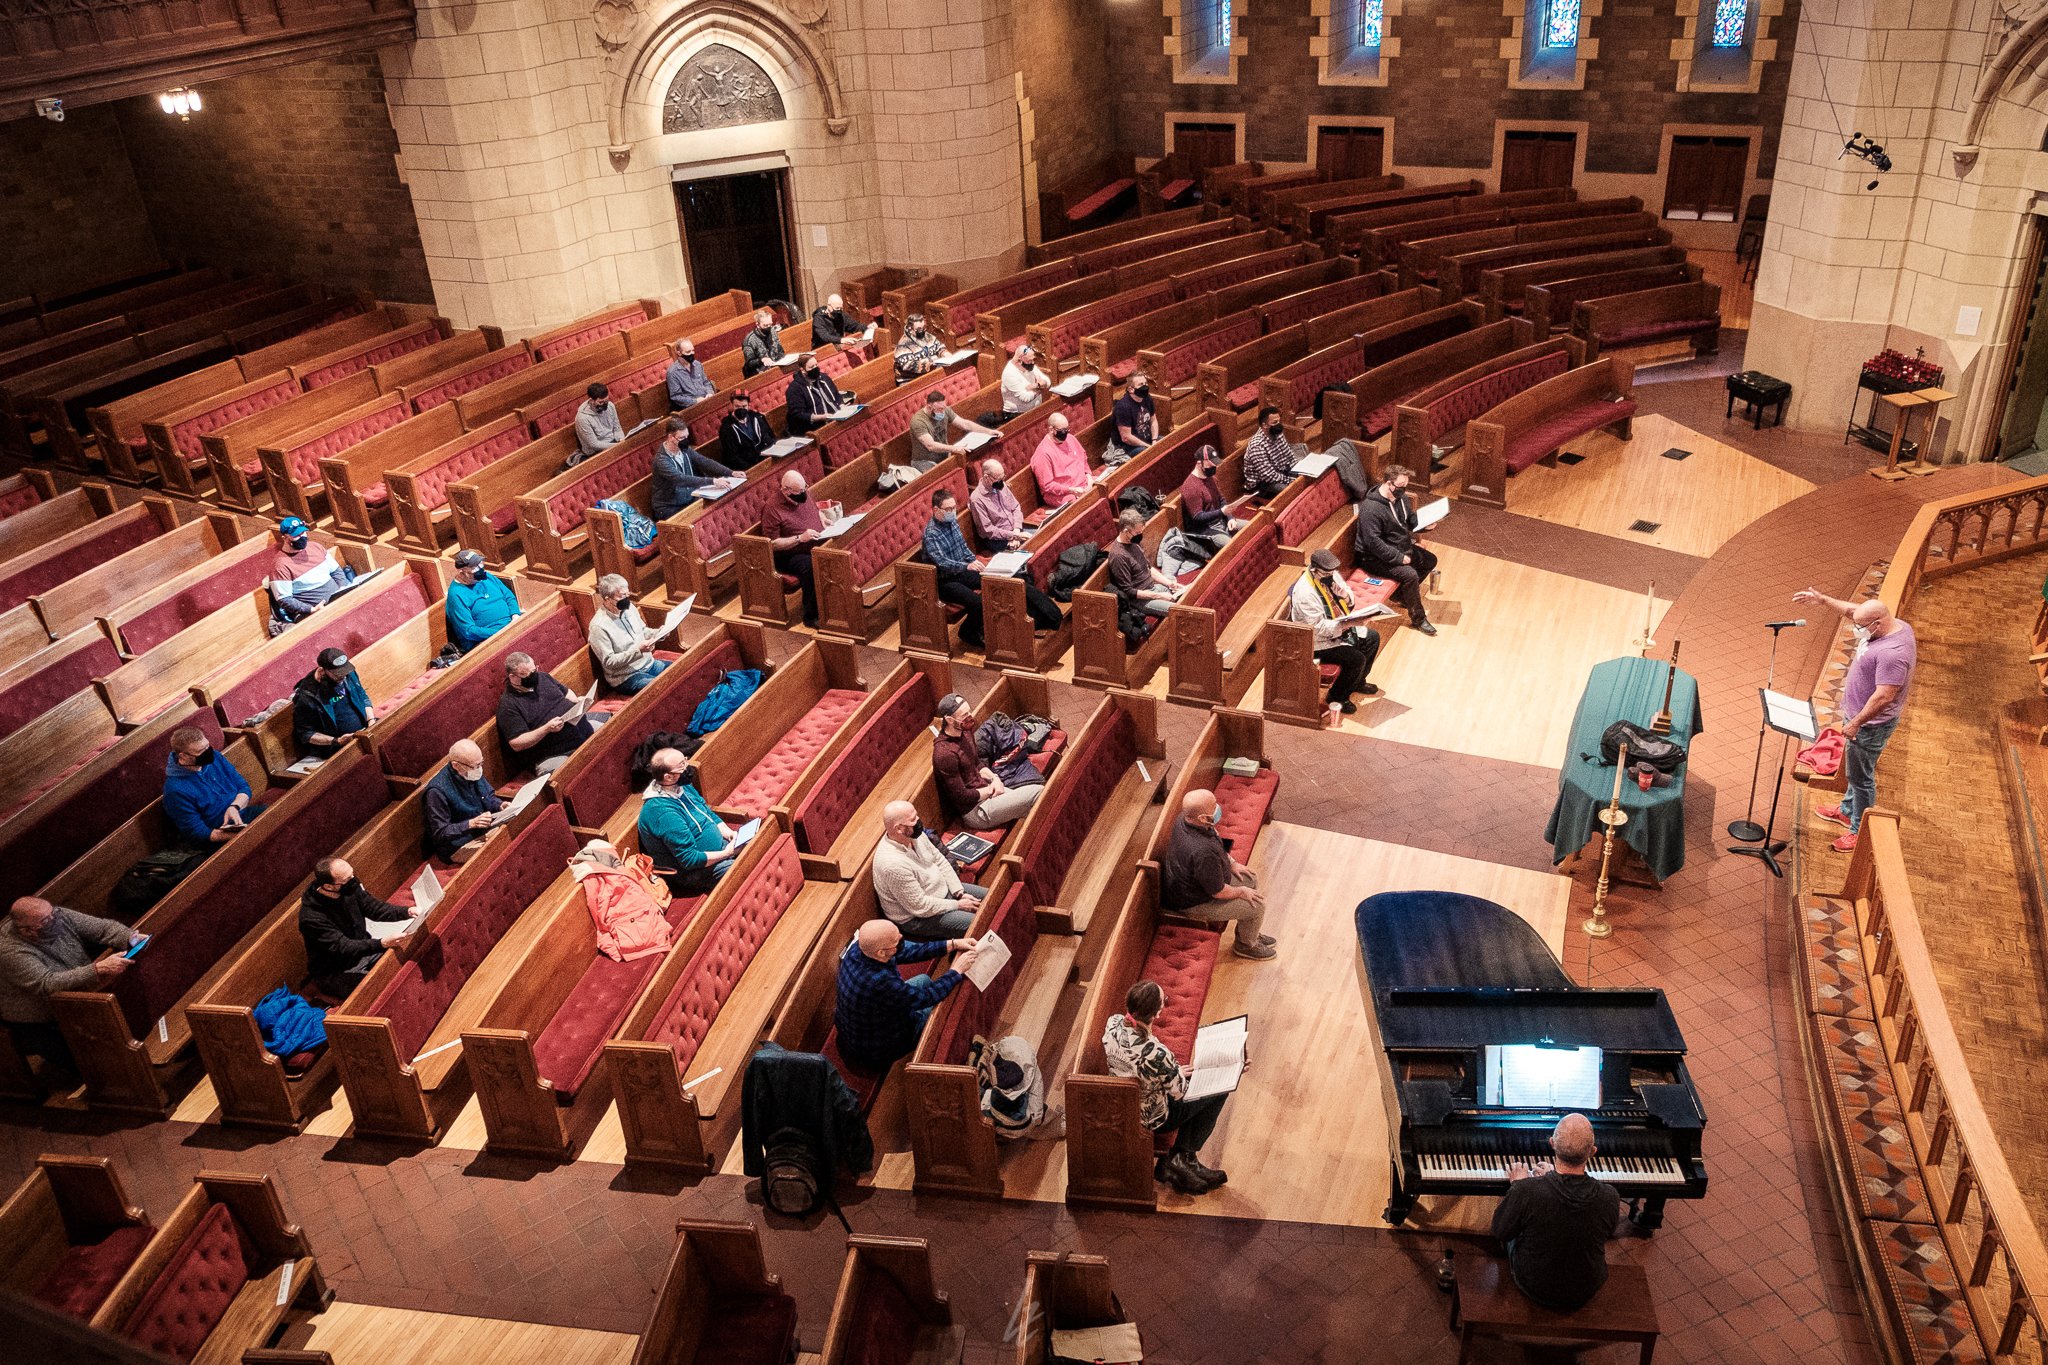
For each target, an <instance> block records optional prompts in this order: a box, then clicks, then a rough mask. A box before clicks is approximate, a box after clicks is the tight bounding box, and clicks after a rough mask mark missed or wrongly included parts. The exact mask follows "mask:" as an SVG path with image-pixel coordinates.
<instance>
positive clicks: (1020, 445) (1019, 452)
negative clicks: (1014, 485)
mask: <svg viewBox="0 0 2048 1365" xmlns="http://www.w3.org/2000/svg"><path fill="white" fill-rule="evenodd" d="M1054 413H1058V414H1060V415H1061V416H1063V417H1065V418H1066V419H1067V422H1068V425H1070V426H1071V427H1072V428H1073V429H1074V430H1075V431H1077V432H1078V431H1080V430H1081V429H1082V428H1084V427H1086V426H1087V425H1088V424H1089V423H1090V422H1093V421H1094V420H1095V404H1094V401H1093V400H1092V399H1089V398H1087V397H1081V398H1076V399H1074V400H1073V401H1071V402H1068V401H1066V400H1064V399H1059V398H1054V399H1053V400H1051V401H1050V402H1045V403H1040V404H1039V405H1038V406H1037V407H1035V408H1033V409H1032V410H1031V411H1029V412H1026V413H1020V414H1019V415H1017V416H1016V417H1013V418H1011V419H1010V420H1009V421H1007V422H1005V423H1003V428H1002V435H1001V438H1000V440H999V441H998V443H997V445H996V449H995V451H994V458H996V459H998V460H1001V461H1002V462H1003V473H1004V475H1005V476H1007V477H1014V476H1015V475H1016V473H1017V471H1018V470H1020V469H1022V468H1023V467H1024V466H1025V465H1027V464H1030V463H1031V452H1033V451H1034V450H1037V449H1038V443H1039V442H1040V441H1042V440H1044V439H1045V433H1046V432H1047V431H1049V430H1051V429H1052V418H1053V414H1054ZM983 449H984V450H986V449H987V447H983ZM974 464H975V467H976V468H978V467H979V465H980V461H978V460H977V461H975V462H974ZM977 477H978V475H977Z"/></svg>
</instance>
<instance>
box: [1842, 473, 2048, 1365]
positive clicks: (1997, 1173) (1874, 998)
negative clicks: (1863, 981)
mask: <svg viewBox="0 0 2048 1365" xmlns="http://www.w3.org/2000/svg"><path fill="white" fill-rule="evenodd" d="M2036 505H2037V506H2038V503H2037V504H2036ZM1842 896H1843V898H1844V899H1845V900H1847V901H1849V902H1850V903H1851V904H1852V905H1853V906H1854V907H1855V910H1856V922H1857V927H1858V928H1859V929H1860V930H1861V933H1862V943H1863V956H1864V965H1865V969H1866V973H1867V978H1868V980H1869V983H1870V991H1871V1005H1872V1010H1873V1013H1874V1014H1875V1015H1876V1018H1877V1024H1878V1035H1879V1039H1880V1042H1881V1045H1882V1047H1883V1050H1884V1056H1885V1060H1886V1061H1887V1063H1888V1064H1889V1065H1890V1068H1891V1073H1892V1084H1893V1087H1894V1089H1895V1090H1896V1091H1897V1094H1898V1100H1899V1107H1900V1109H1901V1110H1902V1111H1903V1112H1904V1114H1905V1119H1906V1129H1907V1135H1908V1139H1909V1140H1910V1142H1911V1143H1912V1147H1913V1154H1914V1157H1915V1159H1916V1161H1917V1162H1918V1164H1919V1167H1920V1175H1921V1179H1922V1181H1923V1182H1924V1183H1925V1185H1926V1187H1927V1195H1928V1203H1929V1206H1930V1207H1931V1208H1932V1209H1933V1211H1934V1216H1935V1218H1936V1220H1937V1222H1936V1226H1937V1228H1938V1230H1939V1232H1940V1235H1941V1238H1942V1242H1943V1245H1944V1247H1945V1248H1946V1250H1947V1252H1948V1259H1949V1264H1950V1265H1951V1266H1953V1267H1955V1269H1956V1274H1957V1276H1958V1279H1959V1281H1960V1285H1961V1288H1962V1291H1963V1294H1964V1297H1965V1299H1966V1301H1967V1303H1968V1306H1969V1311H1970V1319H1971V1323H1972V1325H1973V1326H1974V1328H1975V1330H1976V1335H1977V1339H1978V1342H1979V1344H1980V1345H1981V1346H1982V1348H1983V1350H1984V1354H1985V1355H1986V1356H1987V1357H1989V1358H1991V1359H1994V1360H2039V1359H2041V1357H2042V1354H2043V1351H2044V1349H2048V1339H2044V1331H2048V1328H2044V1323H2048V1247H2044V1246H2043V1244H2042V1241H2041V1234H2040V1230H2039V1229H2038V1228H2037V1227H2036V1226H2035V1224H2034V1219H2033V1216H2032V1215H2031V1214H2030V1213H2029V1212H2028V1210H2027V1205H2026V1201H2025V1199H2024V1198H2023V1197H2022V1195H2021V1193H2020V1188H2019V1184H2018V1182H2017V1181H2015V1180H2014V1179H2013V1174H2012V1170H2011V1168H2010V1167H2008V1166H2007V1165H2006V1161H2005V1153H2004V1151H2003V1149H2002V1148H2001V1147H2000V1146H1999V1142H1998V1135H1997V1134H1996V1132H1994V1131H1993V1129H1992V1127H1991V1120H1990V1118H1989V1116H1988V1115H1987V1114H1986V1113H1985V1111H1984V1104H1983V1101H1982V1100H1981V1099H1980V1098H1979V1097H1978V1095H1977V1087H1976V1084H1975V1082H1973V1081H1972V1080H1971V1078H1970V1068H1969V1063H1968V1061H1967V1060H1966V1059H1965V1057H1964V1055H1963V1050H1962V1045H1961V1043H1960V1042H1959V1041H1958V1040H1957V1038H1956V1033H1955V1027H1954V1025H1953V1024H1952V1023H1951V1021H1950V1019H1949V1013H1948V1005H1947V1002H1946V1001H1945V1000H1944V998H1943V996H1942V992H1941V986H1940V983H1939V982H1938V981H1937V980H1936V979H1935V974H1934V964H1933V959H1932V958H1931V957H1930V956H1929V954H1928V950H1927V940H1926V937H1925V935H1924V934H1923V932H1922V930H1921V926H1920V917H1919V915H1918V913H1916V911H1915V910H1914V906H1913V891H1912V887H1911V885H1910V883H1909V882H1908V880H1907V876H1906V861H1905V857H1904V854H1903V852H1902V851H1901V849H1900V844H1899V818H1898V816H1897V815H1896V814H1894V813H1892V812H1890V811H1885V810H1872V811H1870V812H1869V813H1868V814H1867V815H1865V817H1864V819H1863V830H1862V838H1861V839H1860V840H1859V841H1858V842H1857V845H1856V851H1855V853H1854V854H1853V855H1852V856H1851V857H1850V860H1849V873H1848V877H1847V879H1846V880H1845V882H1844V884H1843V888H1842ZM2030 1323H2031V1324H2032V1327H2033V1331H2032V1333H2031V1334H2029V1333H2027V1331H2026V1328H2027V1326H2028V1324H2030Z"/></svg>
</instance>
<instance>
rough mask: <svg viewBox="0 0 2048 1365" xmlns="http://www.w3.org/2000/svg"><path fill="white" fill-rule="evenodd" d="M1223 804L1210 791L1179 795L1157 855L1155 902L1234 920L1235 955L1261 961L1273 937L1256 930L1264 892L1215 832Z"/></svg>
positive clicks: (1214, 919) (1217, 920) (1193, 915)
mask: <svg viewBox="0 0 2048 1365" xmlns="http://www.w3.org/2000/svg"><path fill="white" fill-rule="evenodd" d="M1222 819H1223V807H1222V806H1220V805H1218V804H1217V803H1216V793H1215V792H1212V791H1202V790H1197V791H1191V792H1189V793H1188V794H1187V795H1186V796H1185V797H1183V798H1182V799H1181V803H1180V819H1178V820H1176V821H1174V824H1173V836H1172V838H1171V839H1169V840H1168V841H1167V845H1166V854H1165V856H1164V857H1162V858H1160V860H1159V908H1160V909H1162V910H1165V911H1167V912H1169V913H1171V914H1175V915H1185V916H1187V917H1188V918H1189V919H1195V920H1202V921H1205V922H1207V923H1210V924H1219V925H1220V924H1222V923H1223V922H1225V921H1227V920H1228V921H1235V922H1236V924H1237V943H1236V947H1235V948H1234V949H1233V951H1235V952H1236V953H1237V955H1238V956H1239V957H1248V958H1252V959H1254V960H1257V961H1264V960H1266V959H1267V958H1270V957H1272V956H1274V954H1275V952H1276V951H1277V950H1276V949H1275V948H1274V946H1273V939H1272V938H1271V936H1269V935H1267V934H1262V933H1260V932H1259V931H1260V929H1261V928H1263V927H1264V926H1265V922H1266V898H1265V897H1264V896H1263V895H1261V894H1260V893H1259V879H1258V878H1257V877H1255V876H1253V875H1252V870H1251V869H1250V868H1249V867H1247V866H1245V865H1244V864H1243V863H1241V862H1239V861H1238V860H1237V859H1235V858H1233V857H1231V856H1230V845H1229V844H1228V843H1226V842H1224V839H1223V836H1222V835H1220V834H1218V833H1217V832H1216V826H1217V825H1218V824H1219V823H1220V822H1221V821H1222Z"/></svg>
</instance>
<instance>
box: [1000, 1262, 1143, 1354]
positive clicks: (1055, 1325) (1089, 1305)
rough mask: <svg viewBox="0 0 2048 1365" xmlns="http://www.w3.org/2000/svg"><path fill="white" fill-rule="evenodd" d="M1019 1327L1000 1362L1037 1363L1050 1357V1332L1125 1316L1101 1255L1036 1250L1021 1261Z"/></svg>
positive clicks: (1102, 1324)
mask: <svg viewBox="0 0 2048 1365" xmlns="http://www.w3.org/2000/svg"><path fill="white" fill-rule="evenodd" d="M1017 1321H1018V1322H1019V1323H1021V1324H1022V1327H1021V1328H1020V1330H1019V1331H1018V1333H1017V1340H1016V1343H1015V1345H1014V1346H1006V1351H1005V1354H1004V1355H1003V1356H1002V1357H1001V1365H1037V1362H1039V1361H1041V1360H1049V1359H1051V1351H1052V1334H1053V1332H1054V1331H1055V1330H1058V1331H1070V1330H1073V1329H1075V1328H1079V1327H1107V1326H1110V1325H1111V1324H1113V1323H1119V1322H1124V1321H1127V1319H1126V1318H1125V1317H1124V1314H1123V1309H1122V1305H1121V1304H1120V1303H1119V1302H1118V1300H1117V1296H1116V1287H1115V1286H1114V1285H1113V1284H1112V1283H1111V1281H1110V1278H1109V1260H1108V1258H1107V1257H1103V1256H1078V1255H1068V1254H1067V1253H1066V1252H1051V1251H1034V1252H1032V1253H1031V1254H1030V1255H1029V1256H1027V1257H1026V1258H1025V1261H1024V1294H1023V1297H1022V1298H1021V1299H1019V1300H1018V1303H1017Z"/></svg>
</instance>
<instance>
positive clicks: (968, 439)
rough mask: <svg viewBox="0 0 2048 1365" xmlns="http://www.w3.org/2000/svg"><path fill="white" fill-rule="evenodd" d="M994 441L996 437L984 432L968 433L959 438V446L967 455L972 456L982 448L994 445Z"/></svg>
mask: <svg viewBox="0 0 2048 1365" xmlns="http://www.w3.org/2000/svg"><path fill="white" fill-rule="evenodd" d="M996 439H997V438H996V437H994V436H991V435H990V434H989V433H988V432H985V431H970V432H968V433H967V434H966V435H965V436H962V437H961V438H960V444H961V446H962V447H963V448H964V449H965V450H966V453H967V454H969V455H972V454H973V453H974V452H975V451H977V450H980V449H981V448H982V447H983V446H985V445H992V444H994V443H995V441H996Z"/></svg>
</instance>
